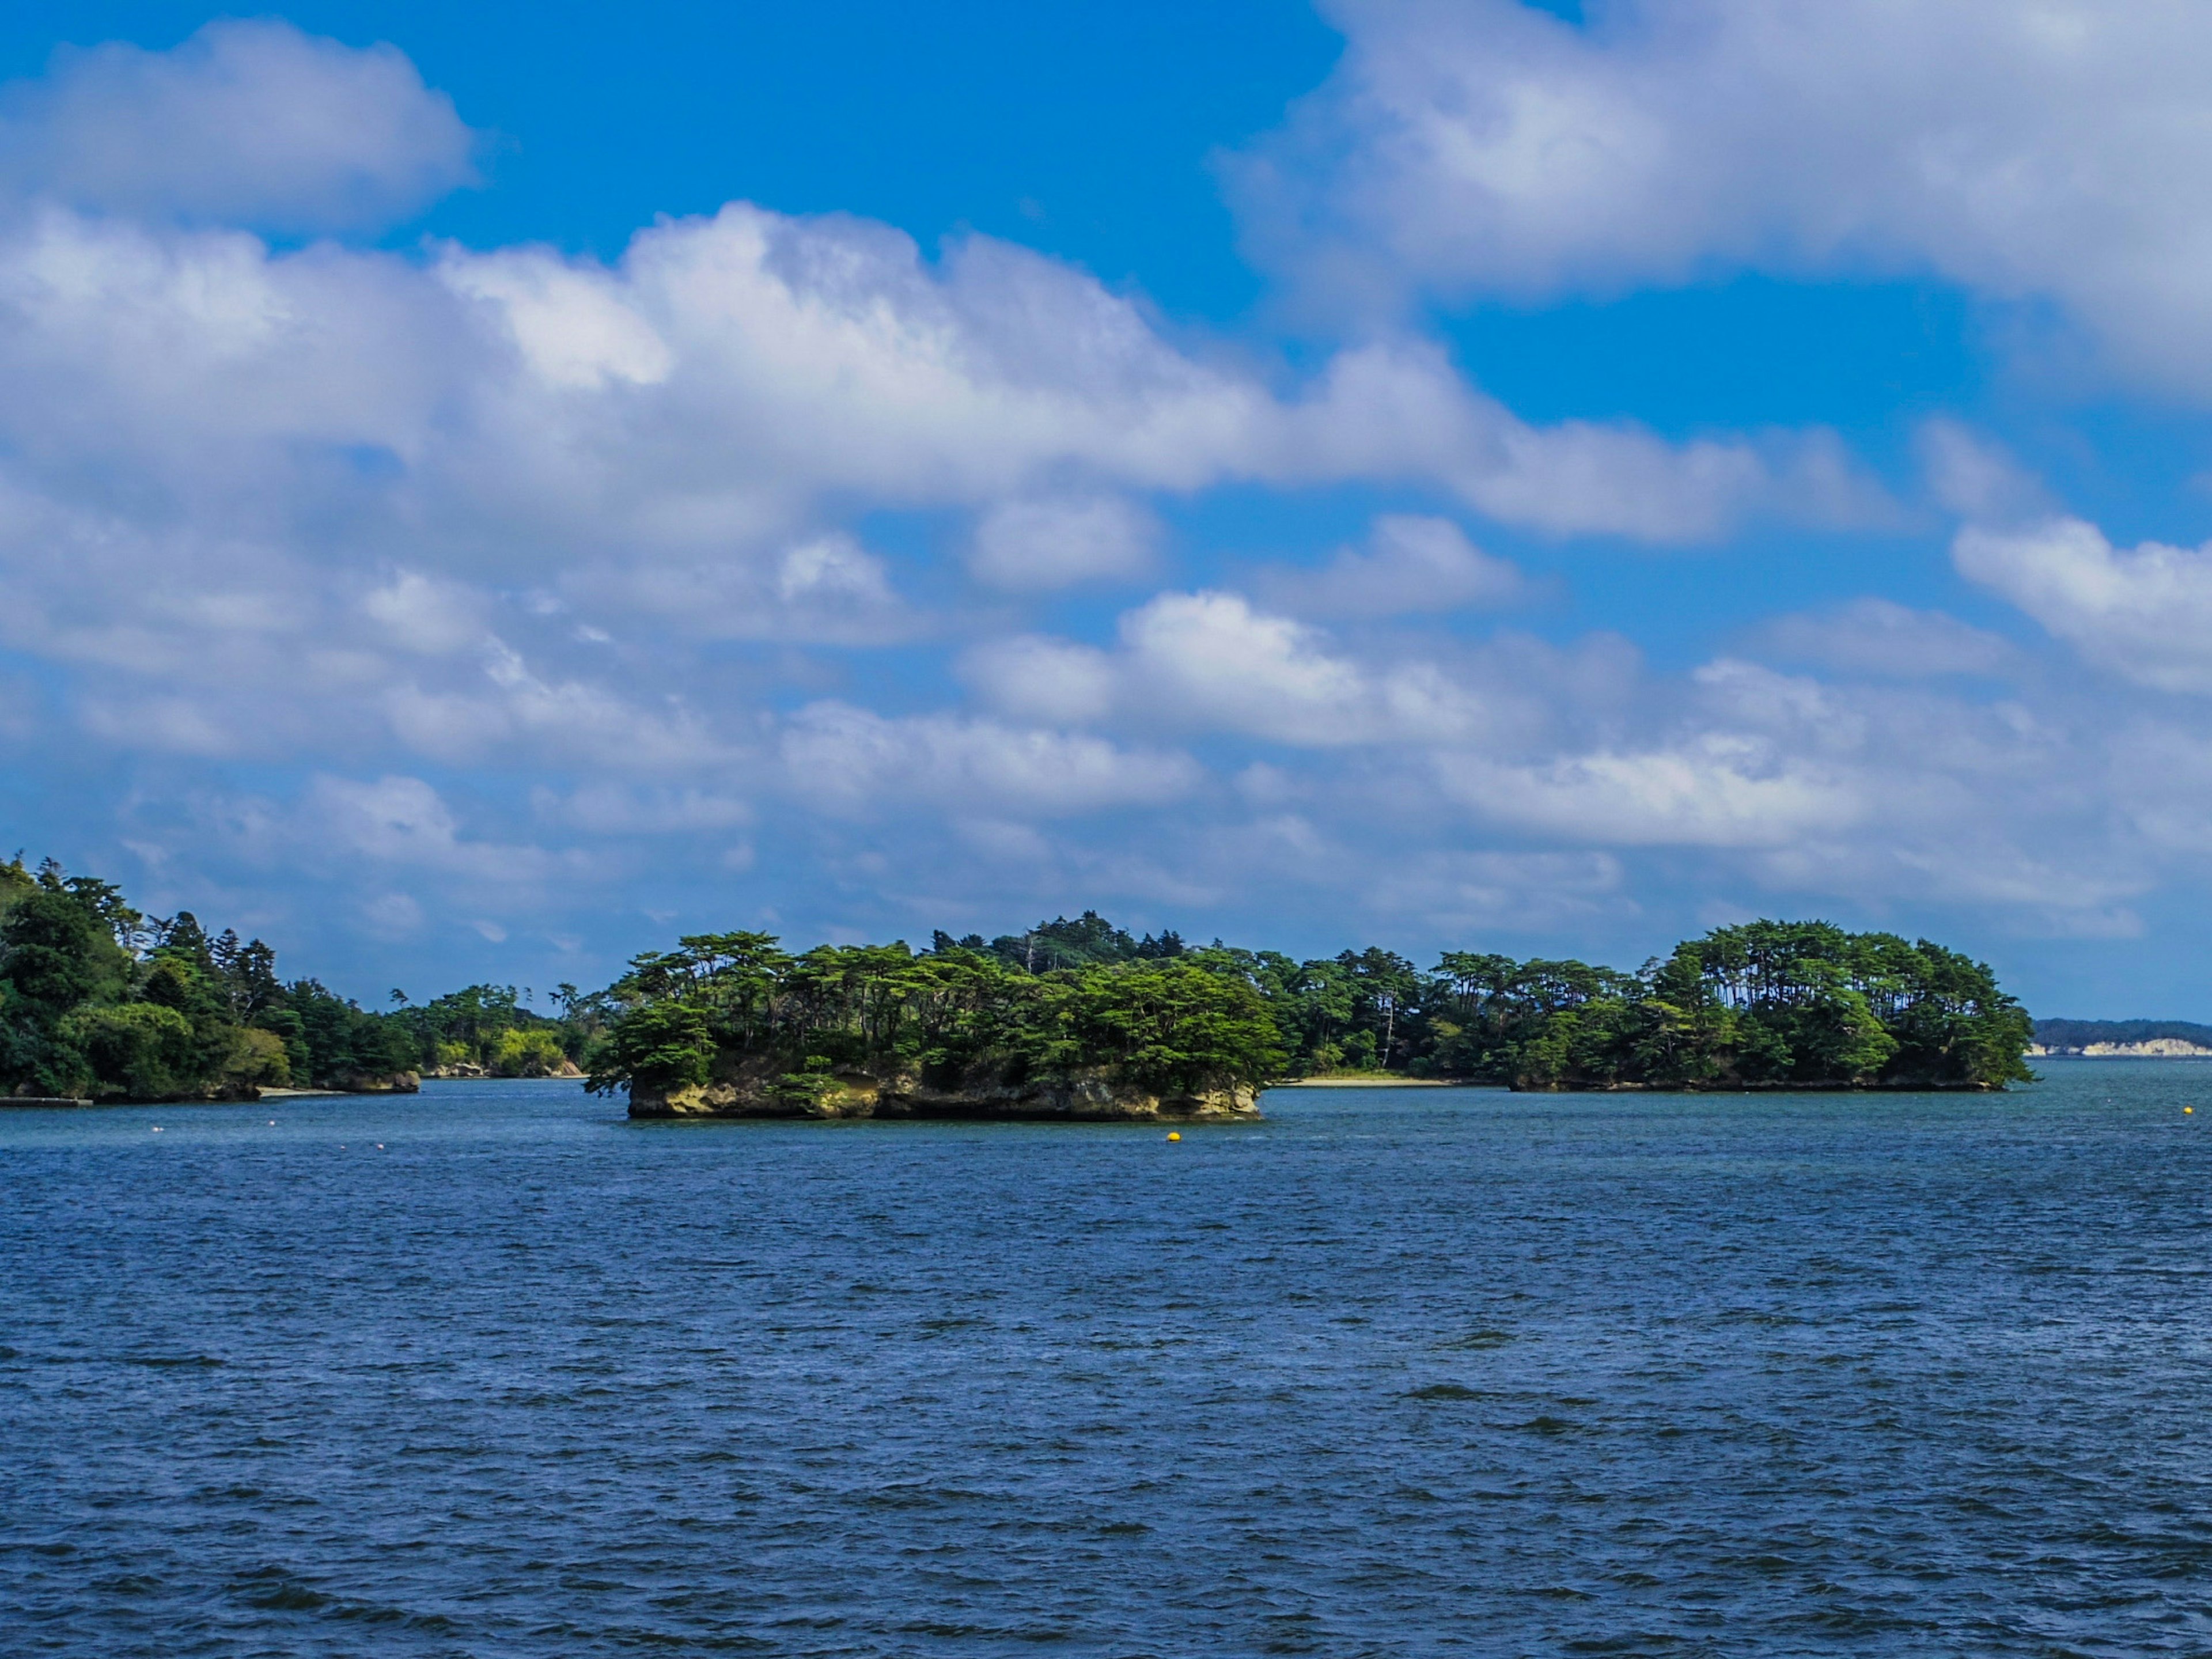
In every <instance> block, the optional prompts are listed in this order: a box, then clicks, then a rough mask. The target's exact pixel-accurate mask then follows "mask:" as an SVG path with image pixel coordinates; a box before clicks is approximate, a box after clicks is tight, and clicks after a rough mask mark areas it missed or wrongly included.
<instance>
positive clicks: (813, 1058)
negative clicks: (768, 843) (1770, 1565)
mask: <svg viewBox="0 0 2212 1659" xmlns="http://www.w3.org/2000/svg"><path fill="white" fill-rule="evenodd" d="M589 1003H590V1008H591V1012H592V1015H593V1017H594V1018H595V1019H596V1020H597V1021H598V1023H599V1024H598V1029H599V1036H598V1037H597V1039H596V1040H595V1042H594V1045H593V1047H592V1050H591V1054H590V1065H591V1076H590V1086H591V1087H592V1088H593V1089H595V1090H598V1091H603V1092H607V1093H616V1092H624V1093H626V1094H627V1095H628V1097H629V1111H630V1114H631V1115H632V1116H635V1117H737V1118H773V1117H786V1118H790V1117H815V1118H832V1117H909V1118H913V1117H939V1118H944V1117H964V1118H1030V1119H1048V1120H1069V1121H1073V1120H1094V1121H1138V1122H1167V1121H1236V1120H1238V1119H1245V1118H1250V1117H1253V1116H1255V1115H1257V1106H1256V1099H1257V1095H1258V1092H1259V1091H1260V1090H1261V1089H1263V1088H1264V1087H1266V1086H1267V1085H1269V1084H1270V1083H1276V1082H1284V1081H1288V1080H1291V1079H1299V1078H1304V1077H1310V1076H1327V1075H1330V1074H1332V1073H1341V1072H1343V1071H1344V1070H1346V1068H1347V1067H1352V1068H1357V1069H1358V1070H1359V1071H1360V1072H1362V1073H1364V1074H1365V1075H1367V1076H1369V1077H1370V1078H1373V1077H1380V1078H1383V1079H1385V1080H1390V1079H1433V1080H1449V1081H1456V1082H1468V1083H1490V1084H1498V1085H1504V1086H1505V1087H1508V1088H1511V1089H1516V1090H1545V1091H1627V1090H1674V1091H1765V1090H1868V1089H1915V1090H1924V1089H1969V1090H1987V1089H2002V1088H2003V1087H2004V1086H2005V1085H2007V1084H2008V1083H2014V1082H2025V1081H2027V1080H2028V1078H2029V1075H2030V1074H2029V1073H2028V1071H2027V1065H2026V1063H2025V1061H2024V1059H2023V1055H2024V1054H2025V1052H2026V1050H2027V1047H2028V1042H2029V1038H2030V1035H2031V1034H2030V1029H2029V1022H2028V1018H2027V1014H2026V1013H2025V1012H2022V1011H2021V1007H2020V1006H2019V1005H2018V1004H2017V1003H2016V1002H2015V1001H2014V1000H2013V999H2011V998H2010V997H2008V996H2007V995H2006V994H2004V993H2003V992H2002V990H2000V989H1999V988H1998V987H1997V984H1996V979H1995V977H1994V975H1991V973H1990V969H1988V967H1987V966H1985V965H1984V964H1983V963H1977V962H1974V961H1972V959H1970V958H1968V957H1964V956H1962V955H1960V954H1959V953H1958V952H1956V951H1951V950H1948V949H1947V948H1946V947H1944V946H1942V945H1936V944H1933V943H1931V942H1929V941H1928V940H1926V939H1922V940H1918V941H1910V940H1906V939H1901V938H1899V937H1897V936H1896V935H1893V934H1888V933H1847V932H1845V931H1844V930H1843V929H1841V928H1838V927H1833V926H1831V925H1830V924H1828V923H1826V922H1817V921H1816V922H1772V921H1762V922H1753V923H1749V924H1747V925H1745V926H1742V927H1724V928H1718V929H1716V930H1715V931H1714V932H1712V933H1708V934H1706V935H1705V937H1704V938H1702V939H1692V940H1688V941H1686V942H1684V943H1683V944H1681V945H1677V946H1676V947H1675V948H1674V951H1672V952H1671V953H1670V954H1669V955H1668V956H1667V957H1663V958H1655V959H1654V960H1653V961H1651V962H1649V963H1645V964H1644V967H1643V968H1642V969H1638V970H1637V971H1635V972H1633V973H1625V972H1621V971H1620V970H1617V969H1609V968H1600V967H1592V966H1590V965H1589V964H1588V963H1580V962H1573V961H1546V960H1541V959H1540V960H1534V961H1527V962H1522V961H1516V960H1515V959H1513V958H1512V957H1504V956H1492V955H1483V954H1478V953H1474V952H1469V951H1448V952H1446V953H1444V955H1443V957H1442V958H1441V959H1440V960H1439V961H1438V963H1437V966H1436V968H1435V969H1432V970H1431V972H1429V973H1427V974H1421V973H1419V971H1417V970H1416V969H1414V967H1413V963H1410V962H1408V961H1407V960H1406V959H1405V958H1404V957H1399V956H1396V955H1395V954H1394V953H1392V952H1389V951H1377V950H1371V949H1370V950H1368V951H1345V952H1343V953H1342V954H1341V955H1340V956H1339V957H1334V958H1322V959H1318V960H1315V961H1310V962H1304V963H1299V962H1295V961H1292V960H1291V958H1290V957H1285V956H1281V955H1279V954H1278V953H1275V952H1271V951H1244V950H1238V949H1236V948H1233V947H1231V946H1227V945H1220V944H1218V943H1217V944H1215V945H1211V946H1206V947H1202V948H1197V949H1193V948H1190V947H1188V946H1186V945H1184V944H1183V943H1182V940H1181V939H1179V938H1178V937H1177V936H1176V935H1175V934H1173V933H1166V934H1163V935H1162V936H1161V937H1160V938H1159V939H1153V938H1152V937H1151V936H1149V935H1147V936H1146V938H1145V939H1142V940H1138V939H1133V938H1131V937H1130V936H1129V935H1128V934H1127V933H1123V932H1122V931H1121V930H1120V929H1118V928H1114V927H1110V926H1109V925H1108V924H1107V923H1105V922H1103V921H1100V920H1099V918H1098V917H1097V915H1093V914H1091V913H1085V915H1084V917H1083V918H1082V919H1081V920H1080V921H1073V922H1071V921H1066V920H1065V919H1062V920H1060V921H1053V922H1048V923H1042V924H1040V925H1039V926H1038V927H1036V928H1033V929H1031V930H1030V933H1027V934H1024V935H1018V936H1009V937H1004V938H1000V939H994V940H991V941H989V942H986V941H984V940H983V939H980V938H976V937H974V936H972V935H971V936H970V937H969V938H968V939H952V938H951V937H949V936H948V935H945V934H944V933H939V934H938V935H937V936H936V938H935V939H934V941H933V944H932V945H931V947H930V948H929V949H928V950H927V951H912V950H910V949H909V948H908V946H907V945H904V944H896V945H820V946H817V947H816V948H815V949H813V950H811V951H803V952H799V953H797V954H793V953H791V952H787V951H784V950H783V949H782V948H781V945H780V944H779V943H778V941H777V940H776V939H774V938H773V937H771V936H770V935H768V934H766V933H716V934H700V935H695V936H692V937H690V938H686V939H683V940H682V941H681V942H680V944H679V946H678V949H677V950H675V951H666V952H657V953H648V954H647V955H644V956H641V957H637V958H636V959H635V961H634V962H633V963H632V964H631V969H630V972H629V974H628V975H625V976H624V977H623V979H622V980H620V981H617V983H616V984H615V985H614V986H612V987H610V988H609V989H608V990H607V991H605V992H603V993H601V994H599V996H597V997H596V998H593V999H590V1000H589Z"/></svg>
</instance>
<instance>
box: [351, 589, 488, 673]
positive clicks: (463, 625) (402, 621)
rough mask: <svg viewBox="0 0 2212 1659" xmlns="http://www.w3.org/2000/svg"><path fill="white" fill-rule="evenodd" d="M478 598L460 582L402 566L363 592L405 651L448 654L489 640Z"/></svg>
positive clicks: (374, 615) (367, 606)
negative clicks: (396, 572)
mask: <svg viewBox="0 0 2212 1659" xmlns="http://www.w3.org/2000/svg"><path fill="white" fill-rule="evenodd" d="M477 605H478V597H477V594H475V593H474V592H471V591H470V590H469V589H467V588H465V587H463V586H460V585H459V583H456V582H447V581H441V580H438V579H437V578H435V577H432V576H425V575H423V574H421V573H420V572H417V571H413V570H402V571H400V572H398V574H395V575H394V576H393V577H392V580H390V581H389V582H387V583H386V584H385V585H384V586H380V587H375V588H372V589H370V590H369V592H368V593H366V594H365V595H363V596H362V601H361V608H362V611H363V612H364V613H365V614H366V615H367V616H368V617H369V618H370V619H371V620H372V621H374V622H376V623H380V624H382V626H383V627H384V628H386V629H388V630H389V631H390V634H391V636H392V643H393V644H394V645H395V646H397V647H398V648H399V649H401V650H403V651H410V652H419V653H422V654H423V655H426V656H444V655H447V654H448V653H453V652H455V651H465V650H466V649H468V648H469V647H471V646H472V645H480V644H482V643H483V638H484V629H483V623H482V621H481V620H480V619H479V618H478V617H477V615H476V611H477Z"/></svg>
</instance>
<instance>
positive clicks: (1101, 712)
mask: <svg viewBox="0 0 2212 1659" xmlns="http://www.w3.org/2000/svg"><path fill="white" fill-rule="evenodd" d="M960 674H961V678H963V679H964V680H965V681H967V683H968V684H969V685H970V686H972V687H973V688H974V689H975V691H976V693H977V694H978V695H979V696H981V697H982V699H983V701H984V702H987V703H988V704H990V705H991V706H992V707H993V708H998V709H1000V710H1003V711H1006V712H1008V713H1011V714H1017V715H1020V716H1023V717H1025V718H1028V719H1032V720H1045V721H1049V722H1052V723H1054V724H1058V725H1074V726H1080V725H1087V724H1089V723H1090V722H1091V721H1092V720H1103V719H1104V718H1105V717H1106V716H1107V715H1108V714H1110V713H1111V712H1112V711H1113V708H1114V704H1115V699H1116V698H1117V697H1118V696H1120V687H1119V684H1117V667H1116V665H1115V662H1114V659H1112V658H1111V657H1109V655H1108V654H1107V653H1105V652H1103V651H1100V650H1098V649H1097V648H1096V647H1092V646H1088V645H1079V644H1077V643H1076V642H1075V641H1073V640H1055V639H1048V638H1045V637H1043V636H1042V635H1035V634H1024V635H1016V636H1014V637H1013V638H1011V639H1004V640H994V641H991V642H990V643H988V644H987V645H982V646H978V647H975V648H974V649H972V650H970V651H969V652H968V653H966V655H964V656H963V658H962V659H961V660H960Z"/></svg>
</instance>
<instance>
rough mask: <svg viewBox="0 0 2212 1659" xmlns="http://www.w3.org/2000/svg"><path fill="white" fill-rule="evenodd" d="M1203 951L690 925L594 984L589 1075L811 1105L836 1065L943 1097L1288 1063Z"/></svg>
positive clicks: (1267, 1026)
mask: <svg viewBox="0 0 2212 1659" xmlns="http://www.w3.org/2000/svg"><path fill="white" fill-rule="evenodd" d="M1208 957H1209V953H1205V952H1199V953H1192V954H1188V955H1183V956H1178V957H1159V956H1157V955H1156V956H1153V957H1145V958H1132V959H1127V960H1121V959H1110V958H1102V959H1093V960H1091V961H1088V962H1083V963H1077V964H1072V965H1067V966H1055V967H1050V968H1046V969H1042V970H1040V971H1037V972H1034V973H1032V972H1030V971H1029V970H1028V969H1026V968H1024V967H1017V966H1014V965H1012V964H1011V963H1008V962H1007V961H1006V960H1005V959H1004V958H1003V957H1002V956H1000V955H999V954H996V953H994V952H993V951H989V950H987V949H982V950H978V949H975V948H973V947H971V946H968V945H961V944H958V943H957V942H954V941H952V940H950V939H940V940H939V947H938V948H936V949H934V950H932V951H927V952H925V953H921V954H919V955H917V954H916V953H915V952H914V951H910V950H908V947H907V946H906V945H903V944H900V945H817V947H815V948H814V949H813V950H811V951H804V952H801V953H799V954H797V955H793V954H792V953H790V952H787V951H784V950H782V949H781V947H780V946H779V945H778V943H777V941H776V940H775V939H774V938H773V937H772V936H770V935H769V934H766V933H709V934H699V935H694V936H691V937H689V938H686V939H683V940H682V941H680V943H679V945H678V949H677V950H675V951H665V952H655V953H651V954H648V955H645V956H641V957H638V958H636V960H635V962H634V963H632V964H631V970H630V972H629V974H628V975H626V976H625V977H624V978H623V979H622V980H621V981H617V984H616V985H615V986H614V987H611V989H610V990H609V991H607V992H605V993H603V994H602V995H601V997H600V998H599V999H598V1000H597V1004H596V1006H597V1007H598V1008H599V1011H600V1012H602V1013H603V1014H604V1015H605V1018H606V1023H607V1029H606V1035H605V1039H604V1040H603V1041H602V1042H599V1044H598V1045H597V1046H596V1047H595V1048H593V1050H592V1078H591V1082H592V1087H593V1088H595V1089H599V1090H601V1091H612V1090H615V1089H629V1090H630V1091H633V1095H634V1096H635V1094H637V1093H640V1092H648V1093H651V1094H653V1095H654V1096H658V1097H670V1096H673V1095H676V1094H678V1093H680V1092H682V1091H687V1090H698V1089H703V1088H707V1087H708V1086H710V1085H716V1084H729V1085H733V1086H735V1087H736V1088H737V1089H738V1092H740V1093H741V1094H742V1095H743V1096H744V1099H745V1100H746V1101H748V1102H749V1103H757V1104H773V1103H779V1102H780V1103H784V1104H787V1105H789V1106H791V1107H793V1108H795V1109H804V1108H805V1107H806V1106H808V1105H809V1104H811V1103H813V1102H814V1101H816V1100H817V1098H818V1097H822V1096H824V1095H826V1094H828V1093H829V1091H833V1090H834V1089H836V1088H837V1087H838V1086H839V1079H855V1078H860V1079H873V1080H876V1081H878V1082H883V1083H889V1082H892V1081H894V1080H907V1079H910V1080H911V1081H912V1083H913V1084H914V1085H915V1087H918V1088H920V1089H921V1090H925V1091H933V1092H936V1093H940V1094H945V1095H956V1094H958V1093H960V1092H962V1091H976V1090H1003V1089H1008V1088H1015V1089H1018V1088H1021V1087H1024V1086H1025V1085H1033V1084H1042V1083H1045V1082H1048V1081H1050V1080H1053V1079H1073V1078H1076V1077H1079V1076H1082V1075H1085V1074H1094V1073H1095V1074H1103V1076H1105V1077H1106V1078H1108V1079H1110V1080H1111V1081H1112V1082H1113V1083H1114V1084H1115V1085H1117V1086H1120V1087H1123V1088H1127V1089H1133V1090H1141V1091H1146V1092H1147V1093H1149V1094H1152V1095H1153V1096H1157V1097H1175V1098H1182V1097H1199V1096H1203V1095H1206V1094H1209V1093H1212V1092H1216V1091H1234V1090H1237V1089H1238V1088H1240V1087H1241V1088H1244V1089H1248V1090H1249V1088H1250V1087H1252V1086H1253V1085H1257V1084H1260V1083H1262V1082H1264V1081H1266V1080H1267V1079H1269V1078H1271V1077H1273V1076H1276V1075H1278V1074H1279V1073H1280V1071H1281V1069H1282V1067H1283V1066H1284V1065H1285V1055H1284V1054H1283V1053H1282V1051H1281V1048H1280V1046H1279V1045H1280V1036H1279V1030H1278V1028H1277V1026H1276V1024H1275V1021H1274V1019H1273V1016H1272V1015H1271V1013H1270V1012H1269V1010H1268V1007H1267V1000H1266V998H1265V996H1264V995H1263V994H1262V993H1261V990H1260V988H1259V987H1257V986H1256V985H1255V984H1253V983H1252V982H1251V981H1250V980H1249V978H1248V977H1246V976H1244V975H1241V974H1240V973H1237V972H1236V971H1234V970H1233V969H1231V970H1230V971H1224V968H1225V965H1226V964H1225V963H1220V962H1216V961H1212V960H1209V959H1208Z"/></svg>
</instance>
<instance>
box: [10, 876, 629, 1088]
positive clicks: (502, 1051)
mask: <svg viewBox="0 0 2212 1659" xmlns="http://www.w3.org/2000/svg"><path fill="white" fill-rule="evenodd" d="M562 990H563V991H564V992H566V993H568V994H570V995H572V996H573V990H572V988H571V987H562ZM586 1036H588V1030H587V1028H586V1025H585V1024H584V1023H583V1022H581V1021H562V1022H555V1021H551V1020H548V1019H545V1018H542V1017H540V1016H538V1015H536V1014H532V1013H531V1012H528V1011H527V1010H524V1009H520V1008H518V1007H517V1006H515V995H514V992H513V988H512V987H506V988H501V987H492V986H472V987H469V988H468V989H467V990H465V991H461V992H456V993H454V994H452V995H450V996H446V997H441V998H439V999H438V1000H436V1001H435V1002H432V1003H429V1004H428V1005H425V1006H422V1007H420V1008H416V1007H406V1008H403V1009H402V1010H400V1011H399V1012H396V1013H391V1014H381V1015H380V1014H374V1013H370V1012H368V1011H366V1010H364V1009H362V1007H361V1006H359V1005H358V1004H356V1003H355V1002H352V1001H350V1000H348V999H346V998H343V997H341V996H338V995H337V994H335V993H333V992H331V991H330V990H327V989H325V987H323V986H322V985H321V984H320V983H319V981H315V980H313V979H298V980H294V981H290V982H289V983H286V982H285V981H283V980H281V979H280V978H279V977H278V976H277V973H276V952H275V951H272V950H270V948H269V946H268V945H264V944H263V943H262V942H261V941H260V940H259V939H252V940H248V941H246V942H245V943H240V940H239V938H238V935H237V934H236V933H234V932H231V931H229V930H228V929H226V930H225V931H224V932H223V933H221V934H218V935H215V936H212V937H210V935H209V933H207V931H206V930H205V929H204V928H203V927H201V925H200V923H199V921H198V920H197V918H196V917H195V916H193V915H191V912H189V911H180V912H179V913H178V914H177V915H174V916H173V917H169V918H167V919H162V918H159V917H149V916H146V915H142V914H141V913H140V912H138V911H137V910H136V909H134V908H131V906H130V905H129V904H128V903H126V902H125V901H124V897H123V895H122V893H121V892H120V891H119V890H118V889H117V888H115V887H114V886H113V885H112V884H109V883H107V882H104V881H100V880H99V879H97V878H94V877H90V876H70V875H68V874H65V873H64V872H63V871H62V870H61V869H60V868H59V867H58V866H55V865H53V864H52V863H48V864H46V865H44V866H40V868H39V869H38V870H37V871H35V872H33V871H31V870H27V869H26V868H25V867H24V865H23V861H22V860H21V858H20V857H19V858H17V859H15V860H14V861H12V862H10V863H8V864H0V1094H16V1095H51V1096H60V1097H77V1098H94V1099H109V1100H176V1099H238V1098H246V1097H251V1096H252V1093H253V1092H254V1091H256V1090H257V1089H260V1088H280V1087H286V1086H291V1087H303V1088H356V1087H360V1086H362V1085H369V1084H374V1083H376V1082H378V1081H380V1080H383V1079H390V1078H392V1076H394V1075H395V1074H396V1073H403V1072H409V1071H423V1070H428V1069H430V1068H432V1067H434V1066H441V1065H443V1066H453V1065H455V1064H473V1065H476V1066H480V1067H481V1068H482V1069H483V1070H486V1071H489V1072H493V1073H500V1074H503V1075H513V1076H538V1075H544V1073H548V1072H550V1071H555V1070H558V1069H559V1068H560V1067H561V1066H562V1063H563V1062H564V1061H565V1060H568V1058H569V1057H570V1055H571V1054H573V1053H575V1052H580V1049H581V1048H582V1045H583V1043H584V1042H585V1040H586Z"/></svg>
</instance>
